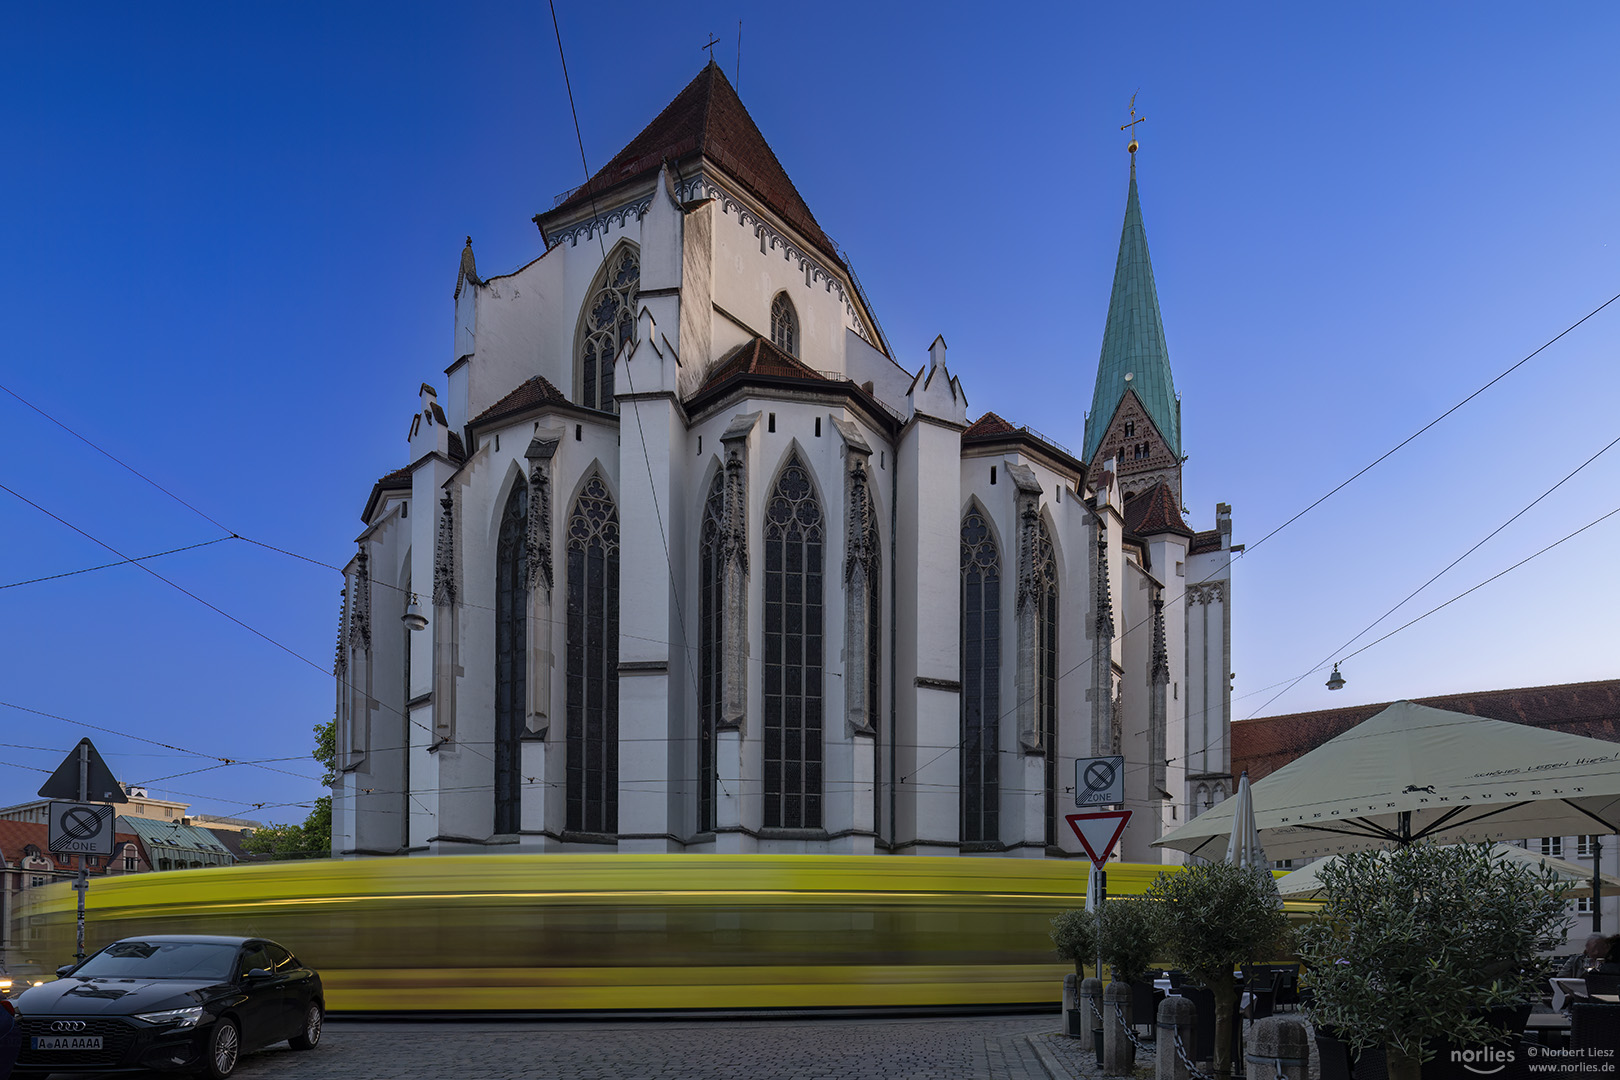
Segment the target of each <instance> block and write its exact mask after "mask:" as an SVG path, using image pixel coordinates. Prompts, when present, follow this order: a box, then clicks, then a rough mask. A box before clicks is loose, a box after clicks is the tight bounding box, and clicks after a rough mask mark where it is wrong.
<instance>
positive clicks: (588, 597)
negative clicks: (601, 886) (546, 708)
mask: <svg viewBox="0 0 1620 1080" xmlns="http://www.w3.org/2000/svg"><path fill="white" fill-rule="evenodd" d="M567 633H568V641H567V646H566V649H567V669H568V691H567V694H568V708H567V715H568V769H567V772H568V825H567V827H568V828H569V829H571V830H574V831H577V832H591V833H616V832H618V831H619V514H618V511H617V510H616V509H614V506H613V498H612V496H611V495H609V494H608V490H607V485H606V484H604V483H603V482H602V478H601V477H600V476H593V477H592V478H591V479H590V481H589V482H588V483H586V485H585V489H584V490H583V491H581V492H580V495H579V499H578V500H577V501H576V502H575V503H574V512H573V513H572V514H571V515H569V518H568V626H567Z"/></svg>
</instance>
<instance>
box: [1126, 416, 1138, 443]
mask: <svg viewBox="0 0 1620 1080" xmlns="http://www.w3.org/2000/svg"><path fill="white" fill-rule="evenodd" d="M1125 437H1126V438H1127V439H1133V438H1135V437H1136V421H1135V420H1127V421H1125Z"/></svg>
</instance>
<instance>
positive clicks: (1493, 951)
mask: <svg viewBox="0 0 1620 1080" xmlns="http://www.w3.org/2000/svg"><path fill="white" fill-rule="evenodd" d="M1321 880H1322V895H1323V896H1324V897H1325V901H1326V902H1325V904H1324V906H1323V908H1322V910H1321V911H1320V912H1319V913H1318V914H1317V917H1316V918H1315V919H1314V920H1313V921H1312V922H1311V923H1310V925H1308V926H1306V927H1305V928H1303V929H1302V930H1301V931H1300V942H1299V953H1300V957H1301V959H1303V960H1304V961H1305V964H1306V966H1307V968H1308V969H1309V971H1310V984H1311V987H1312V989H1313V991H1314V1001H1313V1003H1312V1005H1311V1018H1312V1020H1313V1022H1315V1023H1316V1024H1317V1025H1318V1027H1321V1026H1327V1027H1331V1028H1333V1029H1335V1030H1336V1031H1337V1032H1338V1033H1339V1038H1341V1039H1343V1040H1344V1041H1345V1042H1346V1043H1348V1044H1349V1045H1350V1048H1351V1049H1352V1050H1353V1051H1356V1052H1360V1051H1363V1050H1367V1049H1370V1048H1374V1047H1382V1048H1383V1050H1384V1053H1385V1059H1386V1062H1387V1066H1388V1070H1389V1077H1390V1080H1418V1078H1419V1076H1420V1075H1421V1071H1422V1063H1423V1062H1424V1061H1425V1060H1428V1059H1429V1058H1432V1057H1433V1056H1434V1054H1435V1051H1436V1048H1437V1046H1438V1045H1439V1044H1440V1043H1441V1041H1442V1040H1445V1041H1448V1042H1449V1043H1450V1045H1452V1046H1454V1047H1464V1048H1466V1047H1470V1046H1471V1047H1476V1048H1484V1047H1485V1046H1487V1045H1488V1044H1490V1043H1493V1042H1500V1041H1502V1039H1503V1029H1502V1028H1501V1027H1500V1020H1498V1022H1497V1023H1495V1024H1493V1023H1492V1022H1491V1020H1492V1017H1491V1016H1490V1010H1493V1009H1498V1010H1499V1009H1501V1008H1502V1007H1504V1006H1516V1005H1520V1004H1521V1003H1523V1002H1526V1001H1528V1000H1529V999H1530V997H1531V996H1532V994H1533V992H1534V989H1535V987H1536V986H1537V984H1539V982H1540V980H1541V979H1543V978H1545V976H1546V974H1547V971H1546V969H1547V967H1548V965H1549V963H1550V962H1549V961H1547V960H1545V959H1544V958H1543V955H1542V954H1543V953H1545V952H1546V951H1548V950H1550V949H1552V948H1553V947H1554V946H1555V945H1556V944H1557V943H1558V942H1559V941H1561V940H1562V937H1563V933H1564V929H1565V927H1566V926H1567V925H1568V918H1569V917H1568V915H1567V913H1566V910H1565V907H1564V899H1563V896H1564V892H1565V890H1566V889H1567V888H1568V886H1567V885H1563V884H1560V883H1559V882H1558V880H1557V875H1556V874H1554V873H1553V872H1551V871H1545V872H1542V871H1539V870H1537V869H1535V868H1533V867H1531V866H1528V865H1524V864H1518V863H1511V862H1508V861H1505V860H1501V859H1493V858H1492V857H1491V849H1490V845H1489V844H1459V845H1453V846H1439V845H1433V844H1421V843H1420V844H1409V845H1406V846H1404V847H1398V848H1395V849H1394V850H1392V851H1363V852H1357V853H1354V854H1350V855H1342V856H1339V857H1338V858H1337V859H1336V860H1335V865H1333V866H1329V867H1325V868H1324V869H1323V870H1322V872H1321Z"/></svg>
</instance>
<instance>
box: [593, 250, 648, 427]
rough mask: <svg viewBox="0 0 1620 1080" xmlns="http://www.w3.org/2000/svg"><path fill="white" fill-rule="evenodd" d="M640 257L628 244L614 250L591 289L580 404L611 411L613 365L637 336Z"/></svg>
mask: <svg viewBox="0 0 1620 1080" xmlns="http://www.w3.org/2000/svg"><path fill="white" fill-rule="evenodd" d="M640 284H641V256H640V255H639V254H638V253H637V251H636V249H635V248H634V247H632V246H631V245H629V244H624V245H621V246H619V247H616V248H614V249H613V251H612V252H610V253H609V254H608V261H607V263H606V265H604V266H603V267H602V272H601V273H600V274H598V275H597V277H596V282H595V283H594V284H593V285H592V286H591V292H590V295H589V296H588V297H587V298H586V300H585V311H584V313H583V315H582V316H581V318H580V327H579V403H580V404H581V405H585V406H588V407H590V408H592V409H605V410H607V411H609V412H612V411H613V410H614V409H615V408H616V406H615V405H614V402H613V362H614V360H615V359H616V358H617V357H618V355H619V348H620V346H622V345H623V344H624V343H625V342H627V341H632V340H634V339H635V336H636V292H637V289H638V288H639V286H640Z"/></svg>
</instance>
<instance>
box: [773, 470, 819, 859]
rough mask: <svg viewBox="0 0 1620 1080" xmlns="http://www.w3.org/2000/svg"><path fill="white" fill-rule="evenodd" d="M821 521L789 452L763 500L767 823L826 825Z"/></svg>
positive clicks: (811, 489)
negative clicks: (824, 823)
mask: <svg viewBox="0 0 1620 1080" xmlns="http://www.w3.org/2000/svg"><path fill="white" fill-rule="evenodd" d="M823 532H824V529H823V521H822V512H821V505H820V503H819V502H818V501H817V500H816V495H815V489H814V487H813V486H812V484H811V482H810V474H809V471H808V470H807V469H806V468H805V466H804V464H803V463H802V462H801V461H800V460H799V456H798V454H796V453H795V454H793V455H791V456H790V457H789V458H788V461H787V464H786V466H785V467H784V468H783V469H782V474H781V476H780V477H779V478H778V479H777V481H776V486H775V487H774V488H773V489H772V491H771V494H770V497H769V498H768V499H767V500H766V504H765V536H764V545H765V611H764V616H765V642H764V645H765V648H764V653H765V655H764V665H763V666H764V679H765V724H764V735H765V747H764V750H765V825H766V826H767V827H770V828H787V829H799V828H804V829H813V828H820V827H821V824H822V805H821V799H822V775H821V767H822V577H823V561H822V560H823V552H822V543H823Z"/></svg>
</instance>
